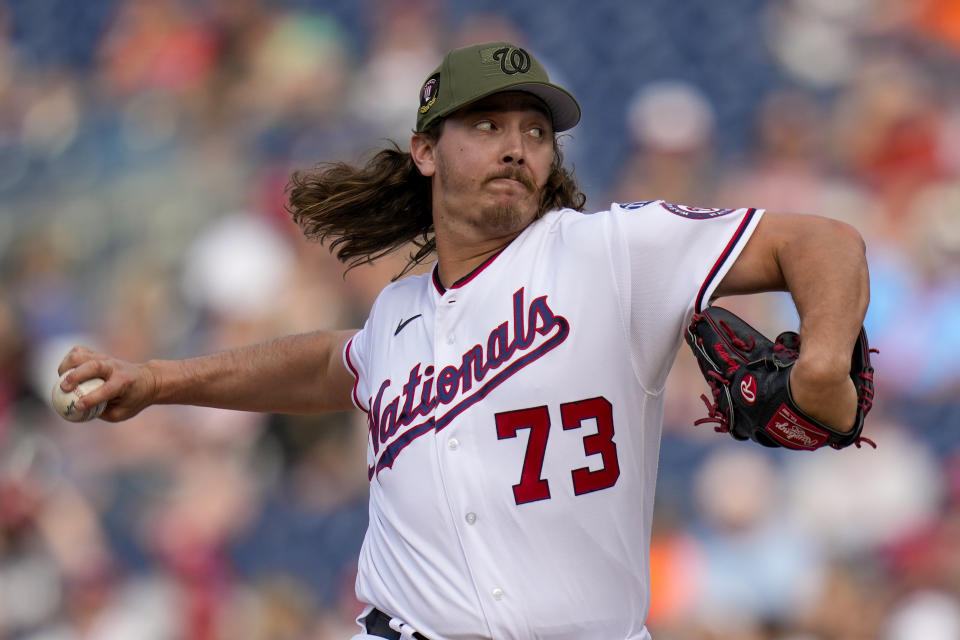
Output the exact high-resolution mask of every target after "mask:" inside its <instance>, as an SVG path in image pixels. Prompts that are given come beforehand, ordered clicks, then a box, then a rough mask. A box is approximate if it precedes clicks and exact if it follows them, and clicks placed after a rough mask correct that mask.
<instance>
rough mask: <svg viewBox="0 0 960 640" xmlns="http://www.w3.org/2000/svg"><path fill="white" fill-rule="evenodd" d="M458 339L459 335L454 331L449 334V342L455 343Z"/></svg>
mask: <svg viewBox="0 0 960 640" xmlns="http://www.w3.org/2000/svg"><path fill="white" fill-rule="evenodd" d="M456 341H457V336H455V335H453V334H452V333H451V334H450V335H448V336H447V344H453V343H454V342H456Z"/></svg>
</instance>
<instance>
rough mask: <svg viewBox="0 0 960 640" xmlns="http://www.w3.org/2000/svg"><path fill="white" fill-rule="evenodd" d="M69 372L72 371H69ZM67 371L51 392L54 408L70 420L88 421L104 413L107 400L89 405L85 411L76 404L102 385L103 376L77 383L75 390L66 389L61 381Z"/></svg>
mask: <svg viewBox="0 0 960 640" xmlns="http://www.w3.org/2000/svg"><path fill="white" fill-rule="evenodd" d="M67 373H70V372H69V371H68V372H67ZM67 373H64V374H63V375H62V376H60V379H59V380H57V383H56V384H55V385H53V390H52V391H51V392H50V402H52V403H53V408H54V409H55V410H56V412H57V413H59V414H60V415H61V416H62V417H63V418H65V419H67V420H69V421H70V422H87V421H88V420H93V419H94V418H96V417H97V416H99V415H100V414H101V413H103V410H104V409H105V408H106V406H107V403H106V402H101V403H100V404H98V405H97V406H95V407H87V408H86V410H84V411H77V409H76V406H75V405H76V403H77V400H79V399H80V398H82V397H83V396H84V395H86V394H88V393H90V392H91V391H93V390H94V389H96V388H98V387H100V386H101V385H102V384H103V383H104V380H103V378H90V379H89V380H84V381H83V382H81V383H80V384H79V385H77V386H76V388H74V389H73V391H64V390H63V389H61V388H60V383H61V382H63V378H64V377H65V376H66V375H67Z"/></svg>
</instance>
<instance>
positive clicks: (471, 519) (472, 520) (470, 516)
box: [465, 511, 477, 524]
mask: <svg viewBox="0 0 960 640" xmlns="http://www.w3.org/2000/svg"><path fill="white" fill-rule="evenodd" d="M465 520H466V521H467V524H473V523H475V522H476V521H477V514H475V513H474V512H473V511H471V512H470V513H468V514H467V516H466V518H465Z"/></svg>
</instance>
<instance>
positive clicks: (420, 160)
mask: <svg viewBox="0 0 960 640" xmlns="http://www.w3.org/2000/svg"><path fill="white" fill-rule="evenodd" d="M436 152H437V142H436V140H433V139H431V138H429V137H427V136H425V135H423V134H422V133H415V134H413V137H412V138H410V157H411V158H413V163H414V164H415V165H417V169H419V170H420V173H421V174H423V175H424V176H425V177H427V178H429V177H431V176H433V174H434V173H436V172H437V162H436Z"/></svg>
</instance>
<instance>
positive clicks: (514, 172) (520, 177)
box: [484, 167, 537, 191]
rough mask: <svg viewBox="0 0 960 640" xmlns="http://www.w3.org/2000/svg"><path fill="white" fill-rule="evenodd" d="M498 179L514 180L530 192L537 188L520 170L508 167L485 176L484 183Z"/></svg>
mask: <svg viewBox="0 0 960 640" xmlns="http://www.w3.org/2000/svg"><path fill="white" fill-rule="evenodd" d="M499 179H507V180H516V181H517V182H519V183H520V184H522V185H523V186H525V187H526V188H527V189H529V190H530V191H535V190H536V188H537V185H535V184H534V183H533V180H531V179H530V176H528V175H527V174H526V173H524V172H523V171H521V170H520V169H515V168H510V167H508V168H506V169H503V170H502V171H498V172H496V173H494V174H492V175H489V176H487V179H486V180H485V181H484V182H492V181H493V180H499Z"/></svg>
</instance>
